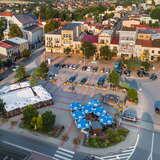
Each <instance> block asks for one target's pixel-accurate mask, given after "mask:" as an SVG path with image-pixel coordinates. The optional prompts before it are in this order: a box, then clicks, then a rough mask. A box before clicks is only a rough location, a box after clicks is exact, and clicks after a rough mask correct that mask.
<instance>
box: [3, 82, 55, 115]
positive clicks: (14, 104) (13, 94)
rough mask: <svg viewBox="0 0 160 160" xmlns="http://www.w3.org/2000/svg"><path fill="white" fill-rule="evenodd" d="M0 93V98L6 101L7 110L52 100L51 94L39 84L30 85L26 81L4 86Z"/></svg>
mask: <svg viewBox="0 0 160 160" xmlns="http://www.w3.org/2000/svg"><path fill="white" fill-rule="evenodd" d="M7 87H8V88H7ZM0 93H1V94H0V98H1V99H2V100H3V101H4V102H5V103H6V105H5V109H6V111H7V112H10V111H12V110H15V109H21V108H23V107H26V106H27V105H30V104H37V103H39V102H44V101H48V100H52V97H51V95H50V94H49V93H48V92H47V90H46V89H45V88H43V87H42V86H41V85H38V86H34V87H31V86H30V85H29V84H28V83H22V84H19V83H18V84H15V85H11V86H5V89H4V88H2V89H1V90H0Z"/></svg>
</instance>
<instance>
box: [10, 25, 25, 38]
mask: <svg viewBox="0 0 160 160" xmlns="http://www.w3.org/2000/svg"><path fill="white" fill-rule="evenodd" d="M9 37H10V38H12V37H21V38H22V37H23V33H22V31H21V29H20V28H19V27H18V25H17V24H11V26H10V28H9Z"/></svg>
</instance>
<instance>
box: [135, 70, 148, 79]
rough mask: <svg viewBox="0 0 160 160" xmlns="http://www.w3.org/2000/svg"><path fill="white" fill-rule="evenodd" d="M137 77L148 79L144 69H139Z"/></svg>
mask: <svg viewBox="0 0 160 160" xmlns="http://www.w3.org/2000/svg"><path fill="white" fill-rule="evenodd" d="M137 75H138V77H149V72H147V71H146V70H145V69H144V68H140V69H139V70H138V71H137Z"/></svg>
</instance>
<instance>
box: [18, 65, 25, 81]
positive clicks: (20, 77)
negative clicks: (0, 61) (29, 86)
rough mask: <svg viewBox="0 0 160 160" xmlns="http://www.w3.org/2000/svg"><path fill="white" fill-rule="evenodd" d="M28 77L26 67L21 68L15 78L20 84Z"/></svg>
mask: <svg viewBox="0 0 160 160" xmlns="http://www.w3.org/2000/svg"><path fill="white" fill-rule="evenodd" d="M26 77H27V73H26V70H25V67H24V66H19V67H18V68H17V70H16V75H15V78H16V80H17V81H18V82H20V81H23V80H24V79H25V78H26Z"/></svg>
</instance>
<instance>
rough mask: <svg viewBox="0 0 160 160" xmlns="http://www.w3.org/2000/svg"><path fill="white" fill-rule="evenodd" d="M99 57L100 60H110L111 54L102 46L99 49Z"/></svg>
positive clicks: (108, 49) (106, 47) (107, 48)
mask: <svg viewBox="0 0 160 160" xmlns="http://www.w3.org/2000/svg"><path fill="white" fill-rule="evenodd" d="M100 56H101V58H102V59H105V60H111V59H112V56H113V54H112V52H111V50H110V48H109V47H108V46H102V47H101V48H100Z"/></svg>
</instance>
